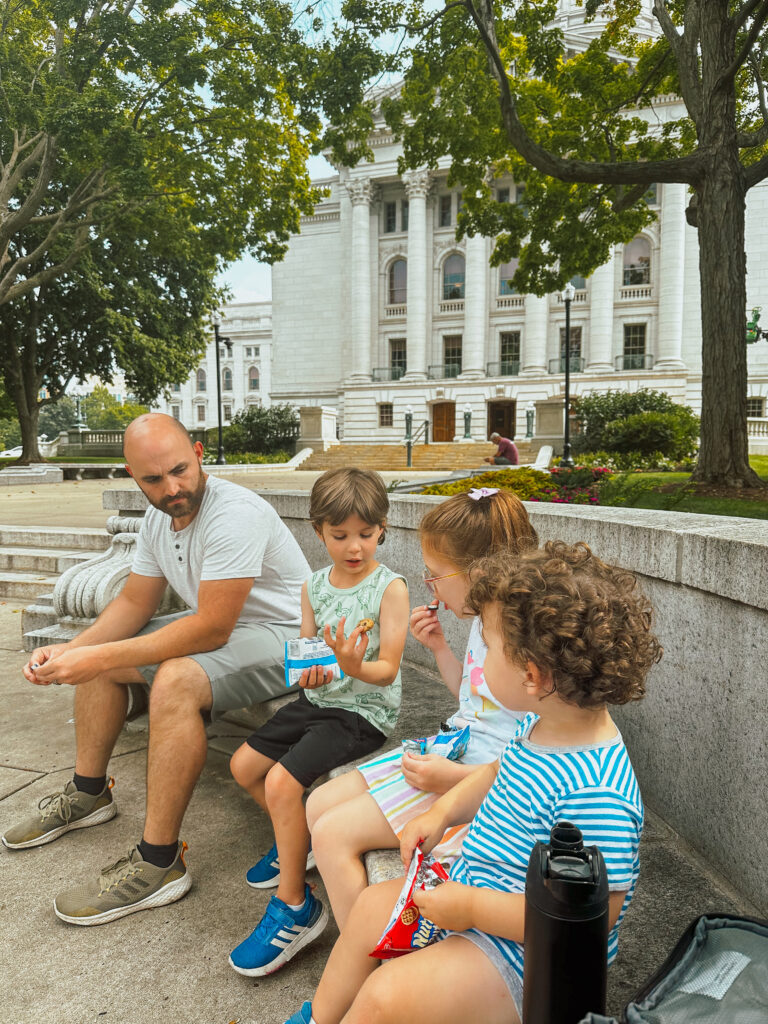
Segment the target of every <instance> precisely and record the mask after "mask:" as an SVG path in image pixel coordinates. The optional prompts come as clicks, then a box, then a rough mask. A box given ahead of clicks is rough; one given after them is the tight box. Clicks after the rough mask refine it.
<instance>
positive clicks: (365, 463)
mask: <svg viewBox="0 0 768 1024" xmlns="http://www.w3.org/2000/svg"><path fill="white" fill-rule="evenodd" d="M538 447H539V446H538V445H535V446H534V445H531V444H530V443H529V442H520V444H519V445H518V451H519V453H520V460H521V462H533V460H534V459H535V457H536V452H537V450H538ZM495 451H496V446H495V445H492V444H487V443H485V444H483V443H479V442H478V443H473V444H460V443H453V444H428V445H425V444H417V445H414V447H413V452H412V466H411V468H412V469H424V470H443V469H444V470H449V471H450V470H454V469H474V468H476V467H477V468H479V467H481V466H482V465H483V459H484V458H485V457H486V456H489V455H493V453H494V452H495ZM337 466H357V467H360V468H365V469H379V470H390V471H392V470H398V469H406V468H407V453H406V450H405V446H404V445H393V444H386V445H385V444H382V445H366V444H340V445H336V446H334V447H333V448H329V449H328V451H325V452H320V451H318V452H315V453H314V454H313V455H312V457H311V458H310V459H309V460H308V461H307V462H305V463H304V465H303V466H302V469H310V470H323V469H333V468H335V467H337Z"/></svg>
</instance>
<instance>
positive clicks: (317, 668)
mask: <svg viewBox="0 0 768 1024" xmlns="http://www.w3.org/2000/svg"><path fill="white" fill-rule="evenodd" d="M332 679H333V672H332V670H331V669H329V668H326V667H325V665H313V666H312V668H305V669H304V671H303V672H302V673H301V675H300V676H299V686H300V687H301V688H302V689H303V690H316V689H317V688H318V686H326V685H327V684H328V683H330V681H331V680H332Z"/></svg>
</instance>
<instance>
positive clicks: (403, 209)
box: [400, 199, 408, 231]
mask: <svg viewBox="0 0 768 1024" xmlns="http://www.w3.org/2000/svg"><path fill="white" fill-rule="evenodd" d="M400 229H401V230H402V231H407V230H408V200H407V199H404V200H403V201H402V203H401V204H400Z"/></svg>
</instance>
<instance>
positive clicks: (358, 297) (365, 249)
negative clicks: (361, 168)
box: [346, 178, 375, 383]
mask: <svg viewBox="0 0 768 1024" xmlns="http://www.w3.org/2000/svg"><path fill="white" fill-rule="evenodd" d="M346 187H347V192H348V193H349V198H350V199H351V201H352V261H351V262H352V288H351V298H352V309H351V315H350V324H351V328H352V332H351V333H352V337H351V343H352V344H351V351H350V364H349V367H348V371H349V372H348V374H347V380H349V381H353V382H360V383H363V382H365V381H368V380H370V379H371V219H370V218H371V213H370V207H371V202H372V201H373V199H374V196H375V186H374V185H373V184H372V182H371V180H370V178H355V179H352V180H351V181H348V182H347V183H346Z"/></svg>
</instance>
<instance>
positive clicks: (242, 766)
mask: <svg viewBox="0 0 768 1024" xmlns="http://www.w3.org/2000/svg"><path fill="white" fill-rule="evenodd" d="M252 753H253V751H252V749H251V747H249V746H248V744H247V743H243V745H242V746H240V747H238V748H237V750H236V751H235V752H234V754H233V755H232V757H231V758H230V759H229V770H230V771H231V772H232V778H233V779H234V780H235V782H237V783H238V784H239V785H241V786H243V787H245V786H247V785H248V783H249V781H250V774H251V768H252V765H251V760H252V756H251V755H252Z"/></svg>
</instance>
